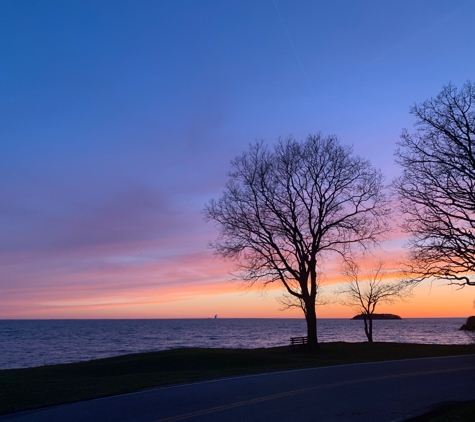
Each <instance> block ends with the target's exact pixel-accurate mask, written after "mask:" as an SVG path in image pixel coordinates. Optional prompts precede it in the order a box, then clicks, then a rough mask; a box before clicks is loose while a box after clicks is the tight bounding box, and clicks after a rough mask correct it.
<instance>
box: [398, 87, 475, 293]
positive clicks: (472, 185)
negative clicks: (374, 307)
mask: <svg viewBox="0 0 475 422" xmlns="http://www.w3.org/2000/svg"><path fill="white" fill-rule="evenodd" d="M410 112H411V114H412V115H414V116H415V117H416V123H415V126H416V130H415V132H414V133H412V134H410V133H409V132H408V131H407V130H404V131H403V133H402V135H401V141H400V142H399V148H398V149H397V151H396V161H397V162H398V163H399V164H400V165H401V166H402V168H403V170H404V173H403V175H402V176H401V177H399V178H398V179H397V180H396V181H395V187H396V190H397V192H398V194H399V198H400V200H401V210H402V212H403V215H404V218H405V220H404V223H403V225H402V227H403V229H404V230H405V231H406V232H407V233H409V234H410V235H411V238H410V241H409V243H408V244H407V247H408V251H409V264H408V267H407V275H408V280H409V281H412V282H416V283H417V282H419V281H422V280H424V279H428V278H432V277H435V278H440V279H446V280H449V281H450V283H452V284H458V285H460V286H466V285H470V286H475V279H474V278H473V273H474V270H475V85H474V84H473V83H472V82H467V83H466V84H465V85H463V87H462V89H461V90H458V89H457V88H456V87H454V86H453V85H452V84H449V85H447V86H444V87H443V89H442V91H441V92H440V94H439V95H438V96H437V97H436V98H431V99H430V100H427V101H424V102H423V103H421V104H416V105H414V106H413V107H412V108H411V111H410Z"/></svg>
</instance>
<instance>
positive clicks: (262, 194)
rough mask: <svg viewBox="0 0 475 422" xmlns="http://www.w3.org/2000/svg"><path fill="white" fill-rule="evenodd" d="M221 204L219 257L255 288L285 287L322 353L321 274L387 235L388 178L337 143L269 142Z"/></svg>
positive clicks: (314, 139)
mask: <svg viewBox="0 0 475 422" xmlns="http://www.w3.org/2000/svg"><path fill="white" fill-rule="evenodd" d="M231 165H232V170H231V172H230V173H229V181H228V182H227V184H226V188H225V191H224V193H223V195H222V196H221V198H219V199H217V200H211V201H210V202H209V203H208V205H207V206H206V208H205V216H206V219H207V220H208V221H210V220H211V221H214V222H215V223H216V226H217V227H218V229H219V236H218V238H217V240H216V241H215V242H214V243H212V244H211V246H212V247H213V248H214V249H215V252H216V253H217V254H218V255H220V256H222V257H224V258H230V259H232V260H235V261H236V264H237V268H236V270H237V274H236V275H237V277H238V278H239V279H240V280H243V281H245V282H247V283H249V284H251V285H252V284H253V283H255V282H257V281H260V282H262V283H264V285H266V284H268V283H273V282H280V283H282V285H283V286H284V288H285V290H286V292H287V293H288V294H289V295H291V296H293V297H295V298H296V300H297V301H298V303H299V304H300V305H301V307H302V309H303V310H304V313H305V318H306V321H307V334H308V345H309V348H310V349H317V348H318V339H317V324H316V323H317V315H316V309H315V302H316V297H317V292H318V285H317V279H318V273H319V271H320V270H321V268H322V259H323V257H324V256H325V255H328V254H339V255H341V256H345V255H346V254H347V253H348V252H349V251H350V250H351V249H352V248H356V247H362V248H366V247H369V246H371V245H372V244H374V243H376V242H378V240H379V239H380V238H381V237H382V236H383V235H384V234H385V233H386V232H387V228H388V227H387V220H386V217H387V214H388V212H389V210H388V207H387V198H386V196H385V194H384V186H383V176H382V174H381V172H380V171H379V170H376V169H374V168H373V167H372V166H371V164H370V163H369V162H368V161H366V160H363V159H361V158H359V157H357V156H354V155H353V153H352V148H351V147H346V146H342V145H340V143H339V141H338V139H337V138H336V137H335V136H329V137H326V138H323V137H322V136H321V135H320V134H317V135H315V136H309V137H308V138H307V139H306V140H305V141H303V142H297V141H295V140H294V139H292V138H289V139H287V140H279V142H277V144H276V145H275V146H274V147H273V148H271V147H267V146H266V145H264V143H262V142H257V143H255V144H253V145H251V146H250V149H249V151H247V152H245V153H243V154H242V155H241V156H239V157H237V158H236V159H234V160H233V161H232V163H231Z"/></svg>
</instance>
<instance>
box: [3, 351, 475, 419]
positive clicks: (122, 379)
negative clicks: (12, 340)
mask: <svg viewBox="0 0 475 422" xmlns="http://www.w3.org/2000/svg"><path fill="white" fill-rule="evenodd" d="M321 347H322V348H321V351H319V352H317V353H308V352H305V351H292V350H291V349H290V347H288V346H286V347H275V348H268V349H194V348H190V349H175V350H166V351H160V352H151V353H138V354H131V355H124V356H117V357H113V358H106V359H98V360H92V361H88V362H79V363H71V364H63V365H49V366H41V367H37V368H27V369H9V370H2V371H0V414H5V413H11V412H16V411H20V410H26V409H32V408H37V407H43V406H51V405H55V404H60V403H68V402H74V401H80V400H85V399H91V398H96V397H104V396H110V395H114V394H121V393H128V392H133V391H138V390H143V389H147V388H153V387H159V386H164V385H171V384H178V383H186V382H193V381H198V380H207V379H213V378H222V377H228V376H235V375H243V374H252V373H259V372H271V371H279V370H289V369H297V368H309V367H318V366H328V365H342V364H348V363H360V362H377V361H384V360H397V359H410V358H422V357H435V356H451V355H462V354H475V345H474V344H472V345H428V344H404V343H373V344H370V343H342V342H337V343H325V344H322V345H321ZM472 416H473V412H472ZM448 420H450V419H448ZM454 420H455V419H454ZM456 420H457V421H458V420H461V421H464V419H456ZM467 420H470V421H474V420H475V419H474V418H473V417H472V419H467ZM441 421H445V419H441V420H438V419H437V422H441ZM431 422H432V421H431Z"/></svg>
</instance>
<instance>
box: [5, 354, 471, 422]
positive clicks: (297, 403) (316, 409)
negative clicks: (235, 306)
mask: <svg viewBox="0 0 475 422" xmlns="http://www.w3.org/2000/svg"><path fill="white" fill-rule="evenodd" d="M471 399H475V356H474V355H472V356H458V357H448V358H435V359H414V360H406V361H393V362H380V363H369V364H360V365H345V366H334V367H326V368H315V369H307V370H297V371H289V372H280V373H271V374H263V375H254V376H246V377H238V378H230V379H225V380H217V381H210V382H202V383H196V384H188V385H182V386H175V387H168V388H159V389H154V390H149V391H145V392H140V393H134V394H126V395H122V396H115V397H109V398H105V399H98V400H90V401H85V402H80V403H74V404H69V405H63V406H56V407H52V408H46V409H42V410H38V411H32V412H24V413H19V414H14V415H9V416H4V417H0V421H2V422H3V421H18V422H19V421H21V422H27V421H28V422H30V421H38V422H41V421H48V422H56V421H68V422H76V421H88V422H94V421H101V422H104V421H114V422H128V421H133V422H142V421H143V422H165V421H166V422H178V421H184V422H204V421H207V422H211V421H220V422H221V421H229V422H241V421H249V422H252V421H259V422H264V421H272V422H276V421H292V420H298V421H299V422H305V421H322V422H334V421H338V422H346V421H352V422H367V421H371V422H391V421H402V420H404V419H406V418H407V417H409V416H411V415H414V414H418V413H422V412H424V411H425V410H428V408H429V407H430V406H431V405H433V404H436V403H439V402H443V401H450V400H471Z"/></svg>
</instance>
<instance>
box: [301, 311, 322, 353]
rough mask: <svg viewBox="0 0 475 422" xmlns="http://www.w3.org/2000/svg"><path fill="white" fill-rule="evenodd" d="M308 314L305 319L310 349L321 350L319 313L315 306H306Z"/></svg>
mask: <svg viewBox="0 0 475 422" xmlns="http://www.w3.org/2000/svg"><path fill="white" fill-rule="evenodd" d="M306 308H307V312H306V315H305V319H306V320H307V337H308V349H309V350H319V349H320V346H319V344H318V339H317V313H316V311H315V304H309V305H306Z"/></svg>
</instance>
